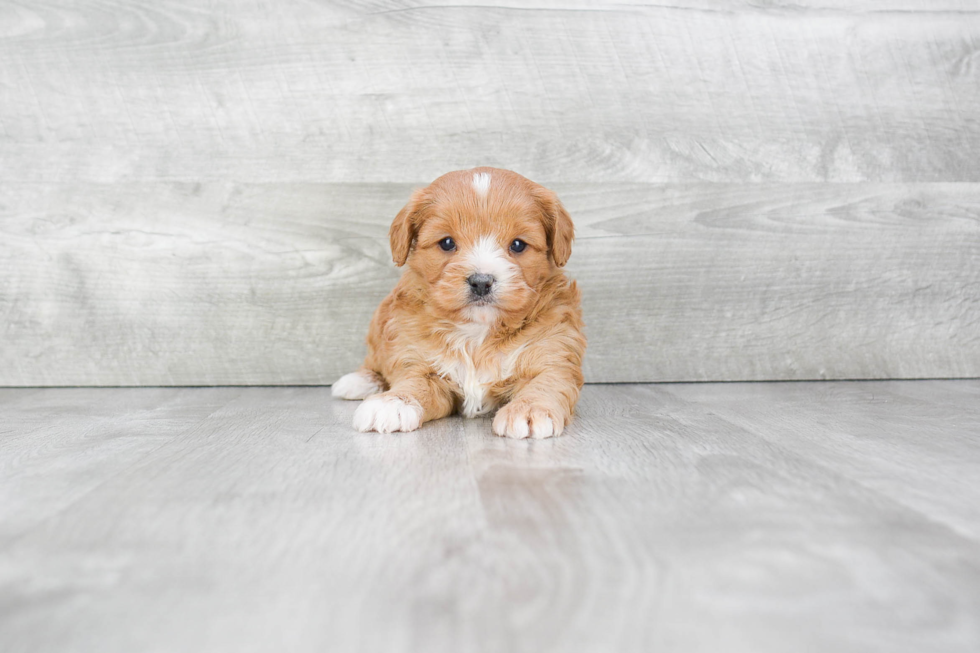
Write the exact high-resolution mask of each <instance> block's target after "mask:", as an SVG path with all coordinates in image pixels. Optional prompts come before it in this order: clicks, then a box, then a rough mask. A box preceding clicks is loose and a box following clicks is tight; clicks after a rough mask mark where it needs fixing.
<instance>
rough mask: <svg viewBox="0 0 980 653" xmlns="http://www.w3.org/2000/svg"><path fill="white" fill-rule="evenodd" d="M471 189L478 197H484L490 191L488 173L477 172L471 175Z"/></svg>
mask: <svg viewBox="0 0 980 653" xmlns="http://www.w3.org/2000/svg"><path fill="white" fill-rule="evenodd" d="M473 190H475V191H476V194H477V195H479V196H480V197H486V196H487V193H488V192H490V173H488V172H478V173H476V174H474V175H473Z"/></svg>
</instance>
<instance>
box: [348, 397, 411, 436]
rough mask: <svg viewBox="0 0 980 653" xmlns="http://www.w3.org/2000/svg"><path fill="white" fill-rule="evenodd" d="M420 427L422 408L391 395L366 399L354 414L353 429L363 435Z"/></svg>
mask: <svg viewBox="0 0 980 653" xmlns="http://www.w3.org/2000/svg"><path fill="white" fill-rule="evenodd" d="M420 426H422V407H421V406H419V405H418V404H417V403H415V402H406V401H403V400H402V399H400V398H398V397H394V396H391V395H383V394H381V395H375V396H373V397H368V398H367V399H365V400H364V403H363V404H361V405H360V406H358V407H357V411H355V412H354V428H355V429H357V430H358V431H360V432H361V433H364V432H366V431H377V432H378V433H391V432H393V431H414V430H415V429H417V428H418V427H420Z"/></svg>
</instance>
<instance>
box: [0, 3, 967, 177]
mask: <svg viewBox="0 0 980 653" xmlns="http://www.w3.org/2000/svg"><path fill="white" fill-rule="evenodd" d="M0 17H2V21H0V25H2V27H0V61H3V62H4V64H3V65H2V66H0V89H2V91H3V96H4V101H3V102H2V103H0V139H2V144H3V147H0V169H2V170H3V174H4V180H5V181H12V180H19V181H47V182H54V183H58V182H63V181H65V180H79V181H98V182H119V181H150V180H170V181H188V182H197V181H219V182H220V181H227V180H233V181H240V182H245V181H249V182H300V181H304V182H406V183H416V182H420V181H427V180H431V179H433V178H435V177H436V176H438V175H439V174H442V173H443V172H446V171H448V170H453V169H458V168H464V167H470V166H474V165H494V166H499V167H505V168H511V169H515V170H518V171H519V172H521V173H523V174H525V175H527V176H529V177H531V178H534V179H537V180H539V181H542V182H548V183H554V182H561V181H565V182H642V183H648V182H691V181H718V182H741V181H787V182H814V181H847V182H855V181H879V182H914V181H937V182H953V181H969V182H978V181H980V164H978V161H977V157H976V155H975V153H976V152H977V151H980V121H978V120H977V115H976V111H975V107H976V106H978V105H980V65H978V56H980V55H978V52H980V50H978V47H980V46H978V43H980V38H978V37H980V10H978V8H977V5H976V3H975V2H971V1H969V0H962V1H950V2H932V1H931V0H930V1H926V0H918V1H916V0H903V1H895V2H870V1H864V2H856V3H849V2H843V1H842V0H834V1H826V2H804V3H798V2H792V3H790V2H766V3H754V2H733V3H726V4H725V6H724V8H723V9H719V5H718V4H717V3H713V2H707V1H706V0H698V1H697V2H689V3H678V4H674V5H669V4H655V3H629V4H622V3H612V2H609V3H606V2H598V3H597V2H585V1H583V0H567V1H557V2H548V3H543V4H541V5H537V6H531V7H525V6H518V5H515V4H513V3H511V4H510V5H505V4H503V3H497V2H486V1H484V0H480V1H479V2H455V1H454V2H452V3H448V2H446V3H428V2H427V3H421V2H414V1H407V2H406V1H399V0H391V1H388V0H375V1H371V2H344V1H334V2H311V1H307V0H293V1H290V2H273V1H271V0H258V1H256V2H249V3H244V4H243V3H241V2H237V1H235V0H215V1H212V2H208V3H206V4H202V3H199V2H191V1H186V0H154V1H153V2H149V1H145V0H126V1H121V0H110V1H108V2H103V3H99V4H90V3H63V2H55V1H51V0H37V1H33V2H30V3H23V2H12V1H10V0H4V1H3V2H0Z"/></svg>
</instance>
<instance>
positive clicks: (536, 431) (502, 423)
mask: <svg viewBox="0 0 980 653" xmlns="http://www.w3.org/2000/svg"><path fill="white" fill-rule="evenodd" d="M564 428H565V419H564V417H563V416H560V415H557V414H555V413H553V412H552V411H549V410H547V409H544V408H536V407H534V406H532V405H530V404H526V403H524V402H522V401H516V402H512V403H509V404H507V405H506V406H504V407H503V408H501V409H500V410H498V411H497V415H496V416H495V417H494V418H493V432H494V433H496V434H497V435H500V436H503V437H506V438H517V439H523V438H528V437H531V438H550V437H553V436H558V435H561V432H562V430H563V429H564Z"/></svg>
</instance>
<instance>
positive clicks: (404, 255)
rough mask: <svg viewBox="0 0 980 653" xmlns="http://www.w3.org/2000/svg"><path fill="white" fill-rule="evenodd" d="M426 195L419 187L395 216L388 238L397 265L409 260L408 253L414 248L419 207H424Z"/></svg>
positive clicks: (399, 265)
mask: <svg viewBox="0 0 980 653" xmlns="http://www.w3.org/2000/svg"><path fill="white" fill-rule="evenodd" d="M424 195H425V190H424V189H421V188H420V189H419V190H417V191H415V192H414V193H412V197H411V198H409V200H408V204H406V205H405V206H404V207H402V210H401V211H399V212H398V215H396V216H395V220H394V222H392V223H391V229H389V230H388V239H389V240H390V241H391V258H392V260H393V261H394V262H395V265H397V266H398V267H401V266H403V265H405V261H407V260H408V253H409V252H410V251H411V250H412V243H413V242H415V236H416V234H417V233H418V229H419V224H418V220H419V215H418V214H419V209H420V208H422V200H423V197H424Z"/></svg>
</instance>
